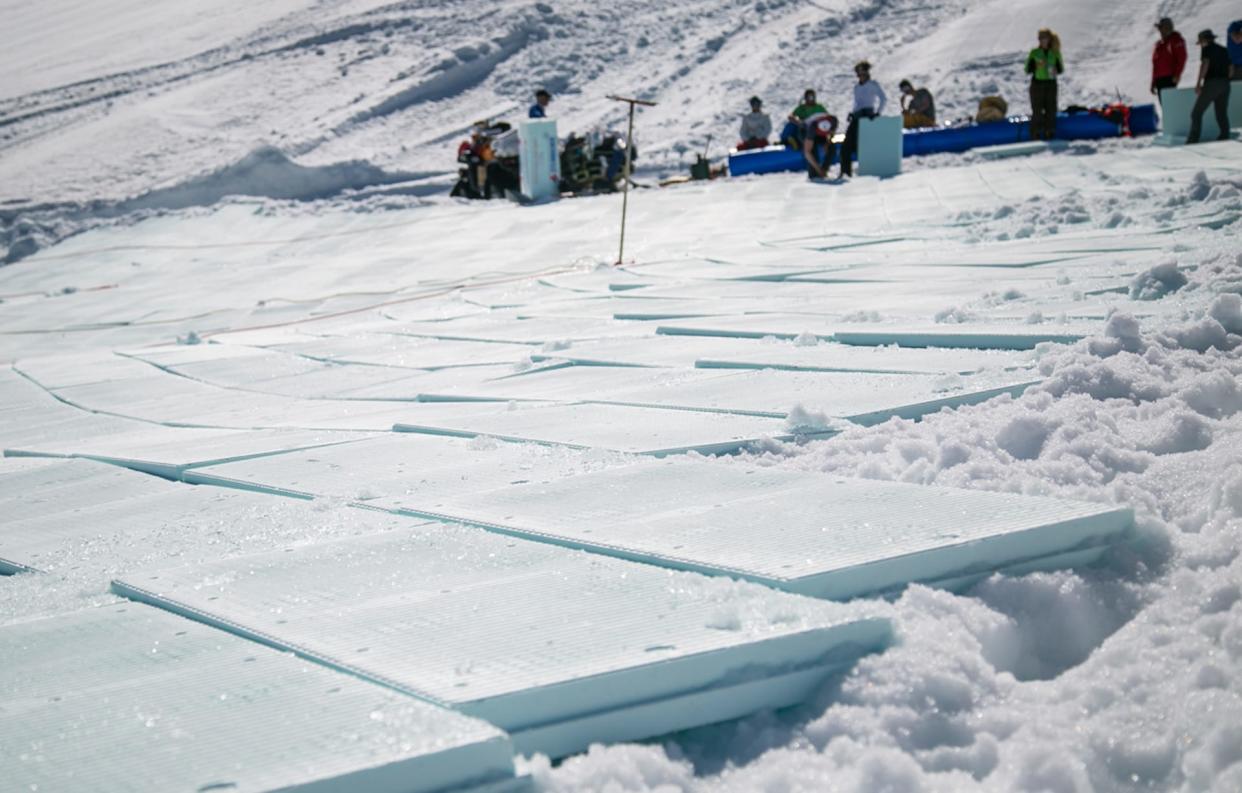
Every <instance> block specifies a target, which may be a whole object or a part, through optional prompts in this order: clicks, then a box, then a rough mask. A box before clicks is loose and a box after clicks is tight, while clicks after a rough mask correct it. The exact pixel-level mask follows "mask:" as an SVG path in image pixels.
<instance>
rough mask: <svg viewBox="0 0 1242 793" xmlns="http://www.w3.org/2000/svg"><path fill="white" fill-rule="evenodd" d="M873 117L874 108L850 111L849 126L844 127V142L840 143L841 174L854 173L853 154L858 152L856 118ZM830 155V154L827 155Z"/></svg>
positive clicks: (851, 174) (850, 174)
mask: <svg viewBox="0 0 1242 793" xmlns="http://www.w3.org/2000/svg"><path fill="white" fill-rule="evenodd" d="M863 118H875V111H874V110H859V111H858V112H856V113H850V123H849V126H847V127H846V128H845V142H844V143H842V144H841V175H842V176H853V175H854V155H855V154H857V153H858V120H859V119H863ZM829 156H830V157H831V154H830V155H829Z"/></svg>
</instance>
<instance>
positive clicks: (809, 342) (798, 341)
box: [793, 330, 819, 347]
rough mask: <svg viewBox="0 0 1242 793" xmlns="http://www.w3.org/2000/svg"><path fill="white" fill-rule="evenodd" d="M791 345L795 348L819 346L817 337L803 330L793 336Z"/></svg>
mask: <svg viewBox="0 0 1242 793" xmlns="http://www.w3.org/2000/svg"><path fill="white" fill-rule="evenodd" d="M793 343H794V346H795V347H814V346H815V345H817V344H819V337H818V336H816V335H815V334H814V333H811V332H810V331H809V330H804V331H802V332H801V333H799V334H798V335H797V336H794V340H793Z"/></svg>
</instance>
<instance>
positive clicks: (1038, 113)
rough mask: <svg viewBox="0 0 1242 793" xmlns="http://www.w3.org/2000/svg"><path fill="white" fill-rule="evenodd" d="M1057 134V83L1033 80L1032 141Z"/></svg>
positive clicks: (1049, 137) (1049, 138)
mask: <svg viewBox="0 0 1242 793" xmlns="http://www.w3.org/2000/svg"><path fill="white" fill-rule="evenodd" d="M1056 134H1057V81H1056V80H1031V140H1052V138H1053V137H1054V136H1055V135H1056Z"/></svg>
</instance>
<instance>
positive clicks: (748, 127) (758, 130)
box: [738, 112, 772, 140]
mask: <svg viewBox="0 0 1242 793" xmlns="http://www.w3.org/2000/svg"><path fill="white" fill-rule="evenodd" d="M738 134H739V136H740V137H741V139H742V140H767V139H768V136H769V135H771V134H772V119H770V118H768V114H767V113H764V112H754V113H747V114H746V115H744V116H742V130H741V132H740V133H738Z"/></svg>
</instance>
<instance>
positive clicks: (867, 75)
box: [841, 61, 888, 177]
mask: <svg viewBox="0 0 1242 793" xmlns="http://www.w3.org/2000/svg"><path fill="white" fill-rule="evenodd" d="M854 75H855V76H857V77H858V84H857V85H855V86H854V111H853V112H852V113H850V116H849V125H848V126H847V127H846V128H845V142H844V143H842V144H841V176H842V177H846V176H853V175H854V153H855V152H857V151H858V122H860V121H861V120H862V119H864V118H875V117H876V116H878V115H880V114H881V113H883V112H884V105H885V104H886V103H887V102H888V97H887V96H885V95H884V89H883V88H881V87H880V84H879V83H877V82H876V81H875V80H872V79H871V64H870V63H868V62H867V61H859V62H858V63H856V64H854Z"/></svg>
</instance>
